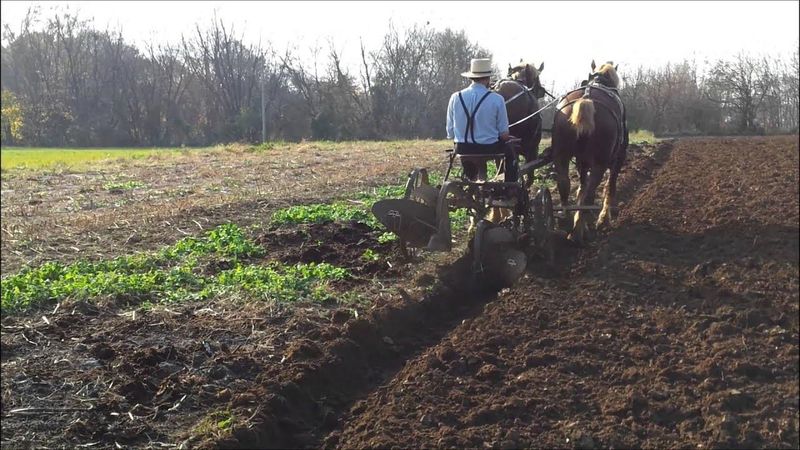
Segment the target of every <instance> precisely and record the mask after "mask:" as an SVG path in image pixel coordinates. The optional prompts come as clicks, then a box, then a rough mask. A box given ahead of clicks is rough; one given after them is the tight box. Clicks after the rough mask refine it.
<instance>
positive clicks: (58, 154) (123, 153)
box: [0, 130, 658, 171]
mask: <svg viewBox="0 0 800 450" xmlns="http://www.w3.org/2000/svg"><path fill="white" fill-rule="evenodd" d="M630 141H631V142H633V143H642V142H647V143H654V142H656V141H658V139H657V138H655V136H653V133H652V132H650V131H645V130H643V131H637V132H633V133H631V135H630ZM402 142H403V141H397V142H386V143H383V145H385V146H386V147H387V148H388V149H393V148H397V146H398V145H401V146H402V145H403V144H402ZM431 142H442V144H443V145H447V142H446V141H431ZM362 144H363V143H358V142H327V141H322V142H315V143H314V145H315V147H317V148H318V149H319V150H334V151H335V150H340V149H342V148H348V147H351V146H354V145H362ZM549 145H550V139H549V138H544V139H542V142H541V144H540V145H539V147H540V150H541V149H544V148H545V147H547V146H549ZM283 147H285V148H286V149H287V150H291V149H293V148H296V147H297V144H294V145H293V144H289V143H285V142H274V143H266V144H261V145H256V146H250V145H246V144H226V145H217V146H214V147H198V148H191V149H186V148H169V147H164V148H148V149H143V148H36V147H33V148H24V147H5V148H3V149H1V150H0V166H2V170H4V171H5V170H9V169H14V168H24V169H47V168H54V167H64V168H70V169H85V168H88V167H89V166H91V165H92V163H97V162H99V161H103V160H115V159H138V158H147V157H152V156H174V155H180V154H187V153H196V152H203V151H219V150H225V151H250V152H258V151H260V150H272V149H280V148H283Z"/></svg>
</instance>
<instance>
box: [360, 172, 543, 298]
mask: <svg viewBox="0 0 800 450" xmlns="http://www.w3.org/2000/svg"><path fill="white" fill-rule="evenodd" d="M448 174H449V170H448ZM462 208H465V209H467V210H468V213H469V215H470V216H471V217H472V218H473V223H477V226H476V227H475V228H474V230H473V233H474V235H473V236H472V242H471V244H470V245H469V246H468V251H469V252H471V253H472V260H473V262H472V267H473V275H474V277H475V279H476V280H477V281H478V282H479V283H480V284H483V285H493V286H500V287H504V286H510V285H512V284H514V282H515V281H516V280H517V279H519V278H520V277H521V276H522V275H523V274H524V273H525V270H526V267H527V265H528V257H529V254H530V253H532V252H531V250H532V249H531V244H534V245H535V246H536V247H542V248H544V247H546V246H547V244H549V236H550V233H551V231H552V229H553V227H554V224H555V221H554V220H553V209H552V202H551V201H550V192H549V190H547V189H546V188H542V189H540V190H539V192H538V193H537V195H536V196H535V197H534V198H533V199H530V198H529V196H528V191H527V189H526V187H525V184H524V183H523V182H519V183H507V182H471V181H463V180H453V181H447V180H445V182H444V183H443V184H442V185H441V186H439V187H434V186H431V184H430V182H429V179H428V173H427V171H426V170H425V169H415V170H414V171H412V172H411V174H410V175H409V178H408V182H407V183H406V189H405V194H404V196H403V198H401V199H387V200H380V201H378V202H376V203H375V204H374V205H373V206H372V213H373V214H374V215H375V217H376V218H377V219H378V220H379V221H380V222H381V223H382V224H383V225H384V226H385V227H386V229H387V230H389V231H391V232H392V233H394V234H396V235H397V236H398V238H399V240H400V247H401V250H402V251H403V252H404V253H405V254H406V255H408V249H409V248H418V249H425V250H429V251H450V250H451V249H452V234H451V222H450V214H449V213H450V212H451V211H454V210H457V209H462ZM492 208H505V209H506V210H510V211H511V214H510V216H508V217H507V218H506V219H505V220H503V221H502V222H500V223H493V222H491V221H489V220H486V219H485V217H486V216H487V213H488V212H489V211H490V210H491V209H492Z"/></svg>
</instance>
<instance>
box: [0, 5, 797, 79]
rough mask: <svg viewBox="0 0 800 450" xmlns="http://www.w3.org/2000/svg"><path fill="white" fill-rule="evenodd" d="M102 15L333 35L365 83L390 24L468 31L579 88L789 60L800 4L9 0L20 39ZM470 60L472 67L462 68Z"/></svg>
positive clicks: (275, 39) (7, 12) (183, 29)
mask: <svg viewBox="0 0 800 450" xmlns="http://www.w3.org/2000/svg"><path fill="white" fill-rule="evenodd" d="M37 4H38V5H40V6H41V8H42V12H43V13H44V15H45V16H49V15H52V12H53V10H54V9H57V10H60V11H65V10H67V8H68V10H69V11H78V12H79V13H80V16H81V17H85V18H90V17H94V20H95V25H96V26H98V27H101V28H104V27H105V26H110V27H112V28H118V27H121V28H122V32H123V36H124V37H125V38H126V39H127V40H129V41H132V42H133V43H135V44H137V45H138V44H141V43H143V42H145V41H147V40H149V39H151V38H155V39H156V40H157V41H170V42H177V41H178V40H179V39H180V36H181V34H182V33H187V34H188V33H191V32H192V30H193V28H194V24H195V23H200V24H201V25H208V24H210V22H211V18H212V17H213V14H214V12H215V11H216V13H217V15H218V17H220V18H222V19H223V20H224V21H225V23H234V24H235V26H236V29H237V30H238V32H244V37H245V40H246V41H249V40H252V41H258V40H259V39H261V40H262V41H269V42H270V43H271V44H272V45H273V47H274V48H276V49H277V50H279V51H281V52H282V51H283V50H284V49H286V47H287V46H289V47H295V48H296V49H297V50H299V51H305V50H307V49H308V48H309V47H311V46H313V45H315V43H317V44H319V45H321V46H322V47H323V48H325V47H326V46H327V42H328V39H329V38H331V39H332V40H333V42H334V44H335V46H336V48H337V49H338V50H339V51H340V53H341V54H342V57H343V60H344V61H345V63H347V64H348V65H350V66H351V67H353V71H352V73H353V74H354V75H356V74H357V70H358V69H357V67H358V65H357V63H358V58H359V56H360V55H359V39H363V40H364V43H365V46H366V48H367V49H376V48H377V47H378V46H379V45H380V43H381V40H382V38H383V36H384V34H385V32H386V30H387V28H388V25H389V23H390V21H391V22H392V23H394V24H395V25H396V27H397V28H399V29H403V28H405V27H407V26H410V25H412V24H415V23H417V24H422V25H424V24H426V23H428V22H429V23H430V26H431V27H433V28H435V29H444V28H447V27H449V28H452V29H463V30H465V31H466V33H467V35H468V36H469V38H470V39H471V40H472V41H473V42H477V43H478V44H480V45H481V46H483V47H484V48H487V49H488V50H490V51H491V52H492V53H493V54H494V61H495V63H496V64H498V66H500V67H506V66H507V65H508V63H514V62H517V61H519V59H520V58H524V59H525V60H527V61H532V62H534V63H535V64H536V65H537V66H538V65H539V63H541V62H542V61H544V63H545V70H544V72H543V73H542V81H543V82H544V83H545V84H546V85H548V86H549V85H550V83H551V82H555V83H556V86H557V87H558V88H561V87H564V88H566V87H570V86H571V85H572V83H573V82H574V81H575V80H578V79H581V78H582V77H585V75H586V73H587V72H588V70H589V63H590V61H591V60H592V59H593V58H594V59H596V60H597V61H598V62H602V61H606V60H613V61H614V62H616V63H619V64H620V71H621V72H622V74H623V75H624V71H625V69H626V68H634V67H636V66H638V65H643V66H652V65H660V64H663V63H666V62H668V61H673V62H679V61H681V60H683V59H687V58H688V59H690V60H691V59H695V60H696V61H697V62H698V63H699V64H701V65H702V61H703V60H704V59H716V58H720V57H722V58H725V57H730V56H733V55H735V54H736V53H738V52H740V51H745V52H748V53H750V54H757V55H759V54H770V55H788V54H790V53H791V52H792V51H794V49H796V48H797V45H798V41H799V40H800V39H799V38H798V32H799V30H800V23H799V22H798V14H799V13H800V2H797V1H784V2H765V1H753V2H688V1H687V2H486V1H484V2H476V1H469V2H378V1H372V2H331V1H325V2H155V1H153V2H130V1H128V2H119V1H114V2H111V1H109V2H105V1H91V2H84V1H76V2H26V1H2V2H0V5H1V6H2V22H3V23H4V24H6V23H8V24H10V25H11V28H12V30H15V29H18V28H19V23H20V21H21V19H22V17H23V16H24V15H25V12H26V11H27V9H28V8H29V7H30V6H33V5H37ZM468 64H469V62H468V61H465V63H464V65H465V67H464V69H465V70H466V69H467V66H468Z"/></svg>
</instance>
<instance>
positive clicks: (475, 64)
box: [461, 58, 492, 78]
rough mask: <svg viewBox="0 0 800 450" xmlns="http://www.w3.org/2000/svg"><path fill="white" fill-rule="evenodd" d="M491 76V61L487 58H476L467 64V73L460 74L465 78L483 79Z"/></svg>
mask: <svg viewBox="0 0 800 450" xmlns="http://www.w3.org/2000/svg"><path fill="white" fill-rule="evenodd" d="M491 75H492V60H491V59H489V58H476V59H472V60H471V61H470V62H469V72H464V73H462V74H461V76H462V77H466V78H485V77H489V76H491Z"/></svg>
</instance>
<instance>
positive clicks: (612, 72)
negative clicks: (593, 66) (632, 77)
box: [596, 61, 619, 88]
mask: <svg viewBox="0 0 800 450" xmlns="http://www.w3.org/2000/svg"><path fill="white" fill-rule="evenodd" d="M596 73H598V74H600V75H605V76H606V77H607V78H608V80H609V81H610V82H611V84H613V85H614V86H612V87H615V88H618V87H619V75H617V69H615V68H614V63H613V62H611V61H609V62H607V63H605V64H603V65H602V66H600V68H599V69H597V72H596Z"/></svg>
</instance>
